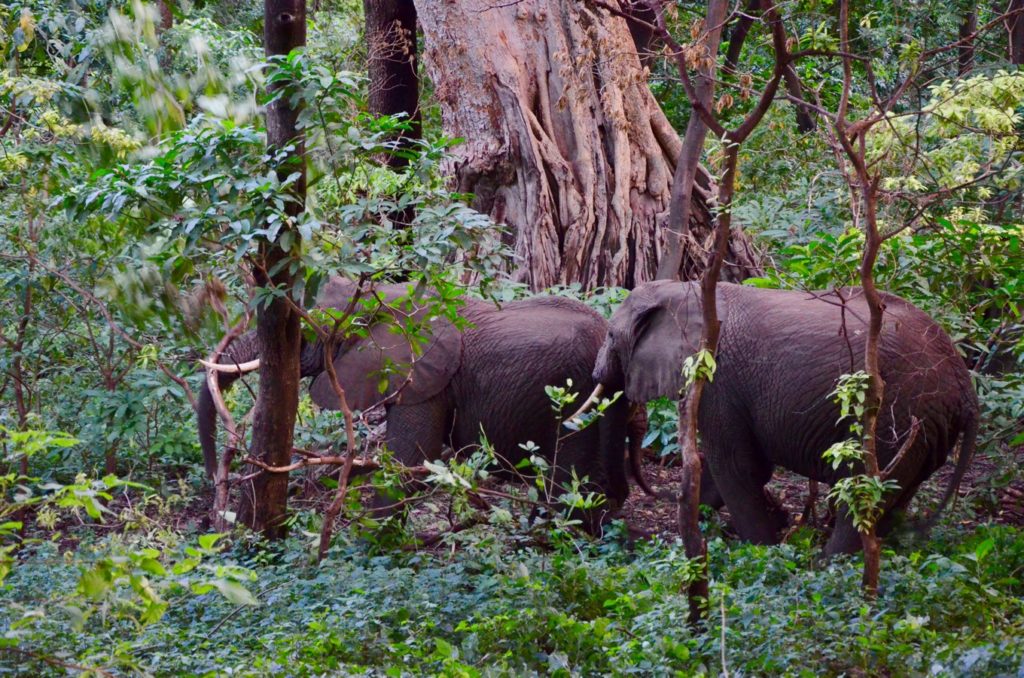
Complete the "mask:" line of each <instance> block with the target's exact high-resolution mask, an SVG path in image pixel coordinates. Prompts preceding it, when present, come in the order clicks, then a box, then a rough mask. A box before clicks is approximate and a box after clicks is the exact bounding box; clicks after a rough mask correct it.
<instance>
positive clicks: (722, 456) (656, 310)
mask: <svg viewBox="0 0 1024 678" xmlns="http://www.w3.org/2000/svg"><path fill="white" fill-rule="evenodd" d="M841 294H842V297H843V299H846V302H845V304H844V303H843V302H842V301H841V299H840V297H839V296H837V294H836V293H834V292H798V291H786V290H770V289H758V288H754V287H746V286H742V285H731V284H726V283H721V284H719V285H718V293H717V304H718V315H719V318H720V319H721V323H722V324H721V336H720V340H719V345H718V351H717V363H718V364H717V370H716V371H715V374H714V380H713V382H712V383H710V384H707V385H706V387H705V389H704V393H703V397H702V398H701V403H700V410H699V419H698V428H699V430H700V434H701V440H702V447H703V451H704V456H705V460H706V466H707V468H706V470H707V471H709V472H710V478H709V477H708V475H707V474H705V480H704V482H703V483H702V484H710V481H711V480H713V483H714V485H713V486H710V487H707V490H708V495H710V496H713V495H715V494H717V493H720V496H721V497H722V499H723V500H724V502H725V504H726V505H727V506H728V508H729V513H730V514H731V515H732V518H733V521H734V524H735V528H736V530H737V532H738V533H739V535H740V537H741V538H743V539H746V540H749V541H753V542H757V543H774V542H776V541H777V540H778V534H779V531H780V529H781V528H783V527H784V526H785V523H786V517H785V515H784V514H783V513H782V512H781V511H780V510H779V509H778V508H777V507H776V506H775V505H773V503H772V502H771V501H770V500H769V499H768V498H767V497H766V495H765V492H764V486H765V484H766V483H767V482H768V480H769V479H770V478H771V475H772V470H773V467H775V466H782V467H784V468H787V469H790V470H791V471H795V472H796V473H799V474H801V475H803V476H806V477H808V478H812V479H815V480H818V481H821V482H824V483H829V484H831V483H834V482H835V481H836V480H838V479H839V478H840V477H843V476H845V475H848V474H849V470H847V469H845V468H842V467H841V468H840V469H839V470H838V471H837V470H834V469H833V468H832V465H831V464H829V463H828V462H826V461H825V460H824V459H823V458H822V453H823V452H824V451H825V450H826V449H827V448H828V447H829V446H830V445H832V444H833V443H836V442H839V441H842V440H844V439H846V438H848V437H849V436H850V435H851V434H850V432H849V422H848V421H842V422H840V421H839V409H838V406H837V405H836V404H835V403H834V402H832V399H831V398H830V397H829V394H830V393H831V392H832V391H833V389H834V388H835V386H836V383H837V378H838V377H839V376H840V375H842V374H844V373H851V372H854V371H857V370H860V369H863V366H864V343H865V337H866V334H867V320H868V309H867V305H866V303H865V301H864V297H863V294H862V292H861V291H860V290H859V289H857V288H851V289H846V290H843V291H842V292H841ZM883 299H884V303H885V315H884V326H883V330H882V336H881V347H880V362H881V369H882V378H883V379H884V380H885V394H884V401H883V404H882V407H881V410H880V412H879V419H878V429H877V431H878V455H879V462H880V464H881V466H882V467H883V468H885V466H886V464H888V463H889V462H890V460H892V459H893V457H894V456H895V454H896V453H897V452H898V451H899V449H900V447H901V445H902V443H903V442H904V441H905V440H906V437H907V436H908V434H909V431H910V429H911V417H916V418H917V419H919V420H920V429H919V432H918V435H917V437H916V439H915V441H914V443H913V446H912V447H911V449H909V450H908V452H907V453H906V455H905V456H904V458H903V459H902V460H901V462H900V463H899V465H898V468H896V469H894V473H893V476H892V478H893V479H894V480H895V481H896V482H898V483H899V487H900V489H899V490H898V491H895V492H893V493H892V496H890V497H888V498H887V500H886V506H885V513H884V514H883V517H882V519H881V522H880V523H879V531H880V533H882V534H884V533H885V531H886V529H887V528H888V527H889V526H890V524H891V517H892V512H893V511H894V510H897V509H901V508H903V507H904V506H906V504H907V503H908V502H909V501H910V499H911V498H912V497H913V495H914V493H915V491H916V490H917V487H918V485H920V484H921V483H922V482H923V481H924V480H925V479H926V478H928V477H929V476H930V475H931V474H932V473H933V472H934V471H935V470H936V469H938V468H939V467H940V466H942V465H943V464H944V463H945V461H946V458H947V456H948V455H949V453H950V450H951V449H952V448H953V447H954V445H955V444H956V443H957V440H958V439H960V438H961V436H962V439H963V443H962V447H961V451H960V456H959V459H958V462H957V466H956V470H955V473H954V474H953V479H952V481H951V483H950V486H949V488H948V490H947V492H946V495H945V497H944V499H943V505H945V503H946V502H948V500H949V498H950V497H951V496H952V494H953V493H954V492H955V490H956V487H957V486H958V484H959V482H960V480H961V479H962V477H963V474H964V471H965V469H966V467H967V464H968V461H969V460H970V458H971V456H972V454H973V451H974V445H975V439H976V435H977V428H978V401H977V396H976V395H975V392H974V388H973V386H972V384H971V378H970V374H969V373H968V371H967V369H966V368H965V366H964V363H963V361H962V360H961V358H960V356H959V355H958V354H957V352H956V349H955V348H954V347H953V344H952V343H951V342H950V339H949V337H948V336H947V335H946V333H945V332H944V331H943V330H942V328H941V327H939V326H938V325H937V324H936V323H935V321H933V320H932V319H931V318H930V317H929V316H928V315H927V314H925V313H924V312H923V311H921V310H919V309H917V308H915V307H914V306H913V305H911V304H910V303H909V302H907V301H905V300H903V299H901V298H899V297H896V296H893V295H889V294H885V295H883ZM701 307H702V302H701V290H700V286H699V284H697V283H680V282H671V281H658V282H653V283H648V284H645V285H642V286H640V287H638V288H637V289H635V290H633V292H632V294H630V296H629V297H628V298H627V299H626V301H625V302H623V304H622V305H621V306H620V307H619V309H618V310H617V311H616V312H615V314H614V315H613V316H612V319H611V323H610V327H609V330H608V337H607V339H606V340H605V343H604V345H603V346H602V348H601V351H600V354H599V356H598V359H597V363H596V365H595V368H594V378H595V380H596V381H597V382H599V384H600V385H602V387H603V388H610V389H613V390H624V391H625V395H626V396H627V397H628V398H629V399H630V400H632V401H635V402H644V401H647V400H651V399H653V398H657V397H661V396H668V397H678V394H679V393H680V389H682V388H683V387H684V379H683V377H682V374H681V369H680V368H681V365H682V363H683V361H684V360H685V359H686V358H687V357H688V356H690V355H692V354H694V353H695V352H696V351H697V348H698V345H699V342H700V338H701V326H702V323H703V320H702V311H701ZM844 466H845V465H844ZM704 494H705V493H704V492H702V496H703V495H704ZM842 513H843V515H841V516H839V517H838V518H837V520H836V527H835V530H834V531H833V533H832V536H831V537H830V539H829V541H828V543H827V545H826V549H825V551H826V554H833V553H839V552H853V551H856V550H858V549H859V546H860V540H859V536H858V534H857V532H856V530H855V528H854V527H853V524H852V522H851V520H850V517H849V516H848V515H847V514H845V511H844V512H842Z"/></svg>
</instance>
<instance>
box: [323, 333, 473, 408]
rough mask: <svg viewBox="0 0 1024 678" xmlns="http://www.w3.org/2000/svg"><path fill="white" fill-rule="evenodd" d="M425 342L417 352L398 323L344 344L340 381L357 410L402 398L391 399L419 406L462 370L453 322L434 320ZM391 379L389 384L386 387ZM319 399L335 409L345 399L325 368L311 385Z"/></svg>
mask: <svg viewBox="0 0 1024 678" xmlns="http://www.w3.org/2000/svg"><path fill="white" fill-rule="evenodd" d="M428 333H429V336H422V337H421V340H420V341H419V346H420V347H422V351H421V352H420V353H419V354H418V355H416V354H414V353H413V350H412V348H411V347H410V345H409V340H408V339H407V338H406V336H405V335H404V334H403V333H402V332H400V331H399V330H398V327H397V326H396V325H394V324H393V323H384V322H379V323H375V324H374V325H372V326H371V327H370V330H369V332H368V333H367V334H368V336H367V337H365V338H359V339H357V340H355V341H354V342H353V343H351V344H346V345H345V346H343V347H342V349H341V351H340V352H339V354H338V356H337V357H336V358H335V359H334V370H335V372H336V373H337V375H338V383H339V384H340V385H341V387H342V388H343V389H345V400H346V401H347V402H348V406H349V407H350V408H352V409H354V410H365V409H366V408H368V407H371V406H373V405H375V404H376V403H379V402H380V401H382V400H384V399H385V398H389V396H392V394H394V393H395V391H396V390H398V389H401V391H400V392H399V393H398V395H397V396H394V397H392V398H389V400H388V402H390V403H394V404H401V405H414V404H416V403H419V402H423V401H424V400H427V399H429V398H431V397H433V396H435V395H437V394H438V393H440V392H441V391H442V390H443V389H444V388H445V387H446V386H447V385H448V382H449V381H451V378H452V376H454V374H455V372H456V371H457V370H458V369H459V364H460V363H461V360H462V335H461V333H460V332H459V331H458V330H457V329H456V328H455V327H454V326H453V325H452V324H451V323H450V322H448V321H447V320H443V319H433V320H431V321H430V322H429V323H427V324H426V328H425V330H424V334H428ZM385 380H386V382H387V386H386V387H385V388H384V390H383V391H382V390H381V384H382V383H383V382H384V381H385ZM309 394H310V396H311V397H312V398H313V402H315V403H316V404H317V405H319V406H320V407H322V408H325V409H329V410H337V409H341V401H340V400H339V398H338V395H337V393H335V391H334V388H333V387H332V386H331V380H330V376H329V375H328V374H327V373H326V372H324V373H323V374H321V375H320V376H318V377H317V378H316V379H315V380H314V381H313V384H312V386H310V388H309Z"/></svg>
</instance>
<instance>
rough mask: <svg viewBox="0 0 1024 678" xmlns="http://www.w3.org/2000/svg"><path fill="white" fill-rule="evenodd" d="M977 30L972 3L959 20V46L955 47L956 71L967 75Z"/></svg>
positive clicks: (976, 13) (976, 19)
mask: <svg viewBox="0 0 1024 678" xmlns="http://www.w3.org/2000/svg"><path fill="white" fill-rule="evenodd" d="M977 32H978V12H977V10H976V9H975V7H974V6H973V5H972V6H971V8H970V9H969V10H967V11H966V12H964V14H963V17H962V18H961V20H960V47H959V48H958V49H957V59H956V60H957V73H958V74H959V75H967V74H968V73H970V72H971V70H972V69H973V68H974V39H975V33H977Z"/></svg>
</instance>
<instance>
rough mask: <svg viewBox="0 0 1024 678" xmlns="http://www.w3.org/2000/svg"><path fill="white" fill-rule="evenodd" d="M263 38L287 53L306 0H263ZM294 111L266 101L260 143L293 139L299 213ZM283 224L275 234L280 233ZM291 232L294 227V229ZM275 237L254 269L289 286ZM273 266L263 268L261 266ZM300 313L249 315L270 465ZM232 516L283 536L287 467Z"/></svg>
mask: <svg viewBox="0 0 1024 678" xmlns="http://www.w3.org/2000/svg"><path fill="white" fill-rule="evenodd" d="M263 7H264V28H263V44H264V48H265V50H266V53H267V56H274V55H279V54H288V53H289V52H290V51H292V50H293V49H295V48H296V47H301V46H303V45H305V44H306V1H305V0H264V6H263ZM297 122H298V111H297V110H296V109H294V108H292V107H291V106H290V105H289V103H288V98H287V97H282V98H280V99H277V100H276V101H275V102H274V103H272V104H270V106H268V107H267V146H268V147H270V148H282V147H284V146H286V145H288V144H290V143H293V142H295V141H296V139H299V143H298V144H296V148H295V152H294V155H293V157H292V160H293V162H291V163H288V164H287V165H286V166H285V167H284V168H283V169H282V170H280V171H279V175H280V176H281V178H282V179H284V178H285V177H287V176H288V175H290V174H291V173H292V172H294V171H298V172H300V173H301V178H300V179H299V180H298V181H297V182H296V183H295V188H294V195H295V197H296V198H297V199H298V201H297V202H293V203H290V204H289V205H288V207H287V208H286V209H287V211H288V212H289V214H290V215H292V216H295V215H298V214H299V213H300V212H301V211H302V209H303V206H302V201H303V200H304V199H305V194H306V181H305V168H306V164H305V158H304V147H303V145H302V143H301V137H300V135H299V132H298V129H297V125H296V123H297ZM287 228H289V227H285V228H282V230H281V234H279V235H278V238H280V236H281V235H282V234H283V233H284V232H285V229H287ZM296 235H297V234H296ZM279 243H280V240H279V239H278V240H277V241H274V242H263V243H261V245H260V254H261V259H262V265H263V267H264V268H263V270H257V271H256V278H257V281H258V282H259V284H260V285H264V286H265V285H273V286H276V287H280V288H283V289H285V290H289V291H290V290H291V289H292V283H293V278H294V274H292V273H290V272H289V269H290V267H289V266H288V265H281V263H282V262H283V261H284V260H286V259H288V258H290V257H291V253H290V252H287V251H285V250H283V249H282V248H281V246H280V244H279ZM276 269H280V270H277V271H276V272H274V273H272V274H271V275H267V272H273V271H275V270H276ZM300 329H301V328H300V326H299V316H298V315H297V314H296V313H295V311H294V310H293V309H292V306H291V305H290V304H289V303H288V300H286V299H281V298H276V299H274V301H272V302H270V303H269V304H267V305H266V306H265V307H262V308H261V309H260V311H259V315H258V316H257V321H256V336H257V342H258V344H259V348H260V390H259V395H258V397H257V399H256V412H255V413H254V415H253V424H252V448H253V452H254V454H255V455H256V456H258V457H259V458H260V459H261V460H262V461H263V462H265V463H267V464H269V465H270V466H286V465H287V464H288V463H289V462H290V461H291V456H292V439H293V435H294V431H295V415H296V412H297V410H298V407H299V349H300V342H301V338H302V335H301V333H300ZM242 489H243V491H242V505H241V507H240V510H239V520H240V521H241V522H242V523H243V524H245V525H248V526H249V527H250V528H252V529H254V530H259V531H261V532H263V534H264V535H265V536H266V537H267V538H268V539H278V538H281V537H283V536H284V535H285V532H286V529H285V522H284V519H285V513H286V509H287V506H288V474H287V473H266V472H264V473H261V474H259V475H257V476H256V477H255V478H254V479H253V480H252V483H251V484H249V485H247V486H245V487H243V488H242Z"/></svg>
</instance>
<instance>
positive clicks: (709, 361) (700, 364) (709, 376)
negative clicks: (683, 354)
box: [682, 348, 718, 386]
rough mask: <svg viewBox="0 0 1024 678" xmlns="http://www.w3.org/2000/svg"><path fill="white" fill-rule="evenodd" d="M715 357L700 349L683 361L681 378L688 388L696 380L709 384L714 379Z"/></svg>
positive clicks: (704, 349)
mask: <svg viewBox="0 0 1024 678" xmlns="http://www.w3.org/2000/svg"><path fill="white" fill-rule="evenodd" d="M717 366H718V365H717V363H715V356H714V355H713V354H712V353H711V351H709V350H707V349H706V348H702V349H701V350H699V351H697V352H696V353H695V354H693V355H691V356H689V357H688V358H687V359H686V360H684V361H683V368H682V369H683V378H684V379H685V380H686V385H687V386H689V385H690V384H692V383H693V382H695V381H697V380H698V379H701V380H704V381H707V382H708V383H711V382H712V381H714V379H715V368H716V367H717Z"/></svg>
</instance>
